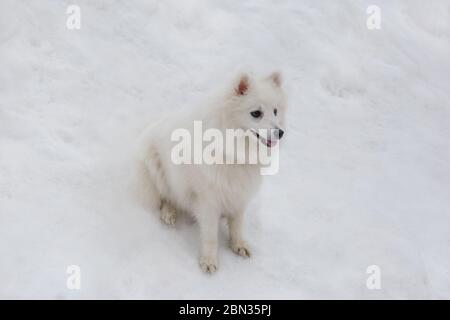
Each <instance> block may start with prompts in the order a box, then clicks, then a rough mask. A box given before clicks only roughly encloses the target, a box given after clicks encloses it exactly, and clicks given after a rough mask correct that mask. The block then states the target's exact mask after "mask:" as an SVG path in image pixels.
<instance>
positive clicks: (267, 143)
mask: <svg viewBox="0 0 450 320" xmlns="http://www.w3.org/2000/svg"><path fill="white" fill-rule="evenodd" d="M251 131H252V132H253V134H254V135H255V136H256V138H257V139H258V140H259V141H261V143H262V144H263V145H265V146H266V147H268V148H272V147H274V146H276V145H277V143H278V140H271V139H264V138H263V137H261V136H260V135H259V133H258V132H256V131H255V130H251Z"/></svg>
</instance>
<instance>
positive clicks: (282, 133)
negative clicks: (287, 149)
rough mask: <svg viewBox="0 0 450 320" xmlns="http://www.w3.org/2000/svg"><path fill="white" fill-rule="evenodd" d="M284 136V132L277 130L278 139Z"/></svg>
mask: <svg viewBox="0 0 450 320" xmlns="http://www.w3.org/2000/svg"><path fill="white" fill-rule="evenodd" d="M283 135H284V131H283V130H282V129H277V137H278V139H281V138H282V137H283Z"/></svg>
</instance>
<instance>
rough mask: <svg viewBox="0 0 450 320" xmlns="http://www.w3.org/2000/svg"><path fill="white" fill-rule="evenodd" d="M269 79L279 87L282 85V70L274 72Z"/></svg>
mask: <svg viewBox="0 0 450 320" xmlns="http://www.w3.org/2000/svg"><path fill="white" fill-rule="evenodd" d="M268 79H269V80H270V81H272V82H273V84H274V85H276V86H277V87H281V82H282V77H281V73H280V72H278V71H275V72H272V73H271V74H270V76H269V77H268Z"/></svg>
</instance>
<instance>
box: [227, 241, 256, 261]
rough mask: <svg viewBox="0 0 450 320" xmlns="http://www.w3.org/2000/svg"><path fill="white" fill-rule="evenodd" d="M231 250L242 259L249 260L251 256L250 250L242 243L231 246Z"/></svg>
mask: <svg viewBox="0 0 450 320" xmlns="http://www.w3.org/2000/svg"><path fill="white" fill-rule="evenodd" d="M231 249H232V250H233V251H234V253H236V254H238V255H240V256H242V257H245V258H250V256H251V253H250V250H249V249H248V248H247V246H246V245H245V244H242V243H235V244H231Z"/></svg>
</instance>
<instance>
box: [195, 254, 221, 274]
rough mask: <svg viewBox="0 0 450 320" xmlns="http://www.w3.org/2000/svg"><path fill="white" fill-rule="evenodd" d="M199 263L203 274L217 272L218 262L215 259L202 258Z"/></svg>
mask: <svg viewBox="0 0 450 320" xmlns="http://www.w3.org/2000/svg"><path fill="white" fill-rule="evenodd" d="M199 262H200V268H202V270H203V272H205V273H214V272H216V271H217V260H216V259H215V258H211V257H201V258H200V261H199Z"/></svg>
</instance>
